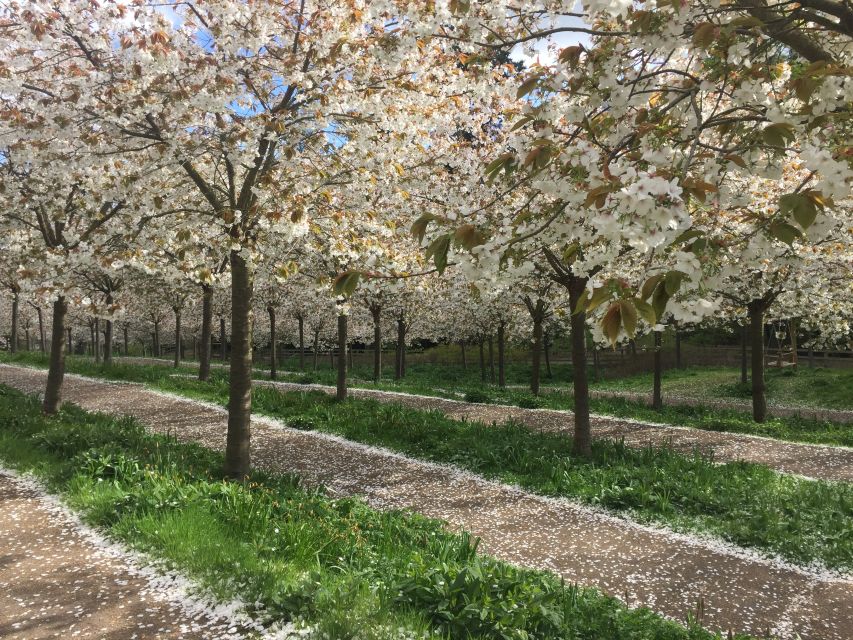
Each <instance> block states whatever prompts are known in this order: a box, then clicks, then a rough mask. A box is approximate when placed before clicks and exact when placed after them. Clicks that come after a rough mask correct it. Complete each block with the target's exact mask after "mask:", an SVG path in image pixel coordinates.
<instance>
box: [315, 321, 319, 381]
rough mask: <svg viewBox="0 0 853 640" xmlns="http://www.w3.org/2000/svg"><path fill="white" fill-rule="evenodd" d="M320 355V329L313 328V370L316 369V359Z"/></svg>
mask: <svg viewBox="0 0 853 640" xmlns="http://www.w3.org/2000/svg"><path fill="white" fill-rule="evenodd" d="M319 356H320V330H319V329H315V330H314V371H316V370H317V360H318V359H319Z"/></svg>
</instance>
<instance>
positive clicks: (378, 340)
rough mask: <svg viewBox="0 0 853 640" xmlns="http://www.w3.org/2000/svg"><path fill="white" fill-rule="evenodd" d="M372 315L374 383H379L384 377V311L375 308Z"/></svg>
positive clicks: (372, 309) (372, 308)
mask: <svg viewBox="0 0 853 640" xmlns="http://www.w3.org/2000/svg"><path fill="white" fill-rule="evenodd" d="M370 313H371V315H373V382H379V379H380V378H381V377H382V324H381V322H380V320H381V313H382V309H381V308H380V307H378V306H373V307H371V308H370Z"/></svg>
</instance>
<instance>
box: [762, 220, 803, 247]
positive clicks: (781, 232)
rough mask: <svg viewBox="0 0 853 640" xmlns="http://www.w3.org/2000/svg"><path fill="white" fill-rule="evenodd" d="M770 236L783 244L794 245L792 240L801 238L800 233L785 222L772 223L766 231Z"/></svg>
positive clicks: (801, 234)
mask: <svg viewBox="0 0 853 640" xmlns="http://www.w3.org/2000/svg"><path fill="white" fill-rule="evenodd" d="M768 231H769V232H770V235H771V236H773V237H774V238H776V239H777V240H781V241H782V242H784V243H785V244H789V245H790V244H794V240H797V239H798V238H802V237H803V233H802V231H800V230H799V229H797V227H795V226H793V225H790V224H788V223H787V222H774V223H773V224H771V225H770V228H769V229H768Z"/></svg>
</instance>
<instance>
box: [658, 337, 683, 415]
mask: <svg viewBox="0 0 853 640" xmlns="http://www.w3.org/2000/svg"><path fill="white" fill-rule="evenodd" d="M654 333H655V374H654V375H655V381H654V388H653V390H652V407H653V408H655V409H662V408H663V399H662V398H661V390H660V385H661V374H662V373H663V371H662V370H663V364H662V363H661V335H660V334H661V332H660V331H655V332H654ZM677 335H678V334H677V333H676V336H677Z"/></svg>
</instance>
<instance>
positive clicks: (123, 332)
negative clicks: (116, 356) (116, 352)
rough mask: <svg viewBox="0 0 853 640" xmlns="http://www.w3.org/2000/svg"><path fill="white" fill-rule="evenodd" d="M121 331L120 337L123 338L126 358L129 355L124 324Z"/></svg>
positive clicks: (128, 344)
mask: <svg viewBox="0 0 853 640" xmlns="http://www.w3.org/2000/svg"><path fill="white" fill-rule="evenodd" d="M121 330H122V334H123V335H122V337H123V338H124V357H125V358H126V357H127V356H129V355H130V343H129V342H128V340H127V324H124V325H123V326H122V328H121Z"/></svg>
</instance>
